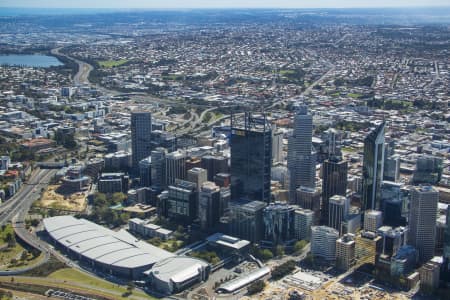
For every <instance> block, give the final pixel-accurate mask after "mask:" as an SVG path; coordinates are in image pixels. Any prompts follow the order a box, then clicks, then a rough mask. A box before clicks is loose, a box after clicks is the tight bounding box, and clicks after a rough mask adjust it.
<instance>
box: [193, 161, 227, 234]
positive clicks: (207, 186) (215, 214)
mask: <svg viewBox="0 0 450 300" xmlns="http://www.w3.org/2000/svg"><path fill="white" fill-rule="evenodd" d="M201 170H204V169H201ZM204 171H205V172H204V175H205V176H204V178H205V179H206V170H204ZM220 201H221V197H220V187H218V186H217V185H215V183H214V182H210V181H205V182H203V183H202V184H201V186H200V191H199V196H198V217H199V219H200V228H201V229H202V230H205V231H212V230H213V229H214V228H216V226H217V225H218V224H219V220H220V217H221V214H220Z"/></svg>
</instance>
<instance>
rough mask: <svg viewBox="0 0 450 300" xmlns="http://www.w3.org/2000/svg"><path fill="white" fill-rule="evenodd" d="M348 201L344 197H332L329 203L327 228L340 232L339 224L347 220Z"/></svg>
mask: <svg viewBox="0 0 450 300" xmlns="http://www.w3.org/2000/svg"><path fill="white" fill-rule="evenodd" d="M349 209H350V201H349V199H348V198H347V197H345V196H339V195H334V196H333V197H331V198H330V201H329V216H328V226H329V227H331V228H334V229H336V230H337V231H339V232H341V224H342V222H343V221H345V220H346V219H347V216H348V213H349Z"/></svg>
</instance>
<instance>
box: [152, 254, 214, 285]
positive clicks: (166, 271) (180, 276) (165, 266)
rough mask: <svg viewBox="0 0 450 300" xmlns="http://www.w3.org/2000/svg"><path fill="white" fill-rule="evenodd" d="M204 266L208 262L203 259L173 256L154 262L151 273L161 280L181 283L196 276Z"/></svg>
mask: <svg viewBox="0 0 450 300" xmlns="http://www.w3.org/2000/svg"><path fill="white" fill-rule="evenodd" d="M206 267H208V263H206V262H204V261H203V260H200V259H197V258H193V257H188V256H174V257H169V258H167V259H164V260H162V261H160V262H158V263H156V264H155V265H154V266H153V268H152V270H151V273H152V274H153V276H154V277H156V278H157V279H159V280H161V281H163V282H174V283H182V282H184V281H186V280H189V279H191V278H193V277H196V276H198V275H199V274H200V273H201V270H202V269H204V268H206Z"/></svg>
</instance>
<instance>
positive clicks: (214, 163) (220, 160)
mask: <svg viewBox="0 0 450 300" xmlns="http://www.w3.org/2000/svg"><path fill="white" fill-rule="evenodd" d="M200 165H201V167H202V168H203V169H205V170H206V171H208V181H214V176H215V175H217V174H218V173H228V159H227V158H226V157H224V156H220V155H205V156H203V157H202V161H201V163H200Z"/></svg>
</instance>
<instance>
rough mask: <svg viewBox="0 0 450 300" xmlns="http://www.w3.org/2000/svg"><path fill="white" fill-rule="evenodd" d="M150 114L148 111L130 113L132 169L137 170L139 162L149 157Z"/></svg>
mask: <svg viewBox="0 0 450 300" xmlns="http://www.w3.org/2000/svg"><path fill="white" fill-rule="evenodd" d="M151 134H152V115H151V113H150V112H133V113H131V151H132V156H133V170H135V171H137V170H138V168H139V162H140V161H141V160H142V159H144V158H146V157H149V156H150V155H151V153H152V149H151V146H152V144H151Z"/></svg>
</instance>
